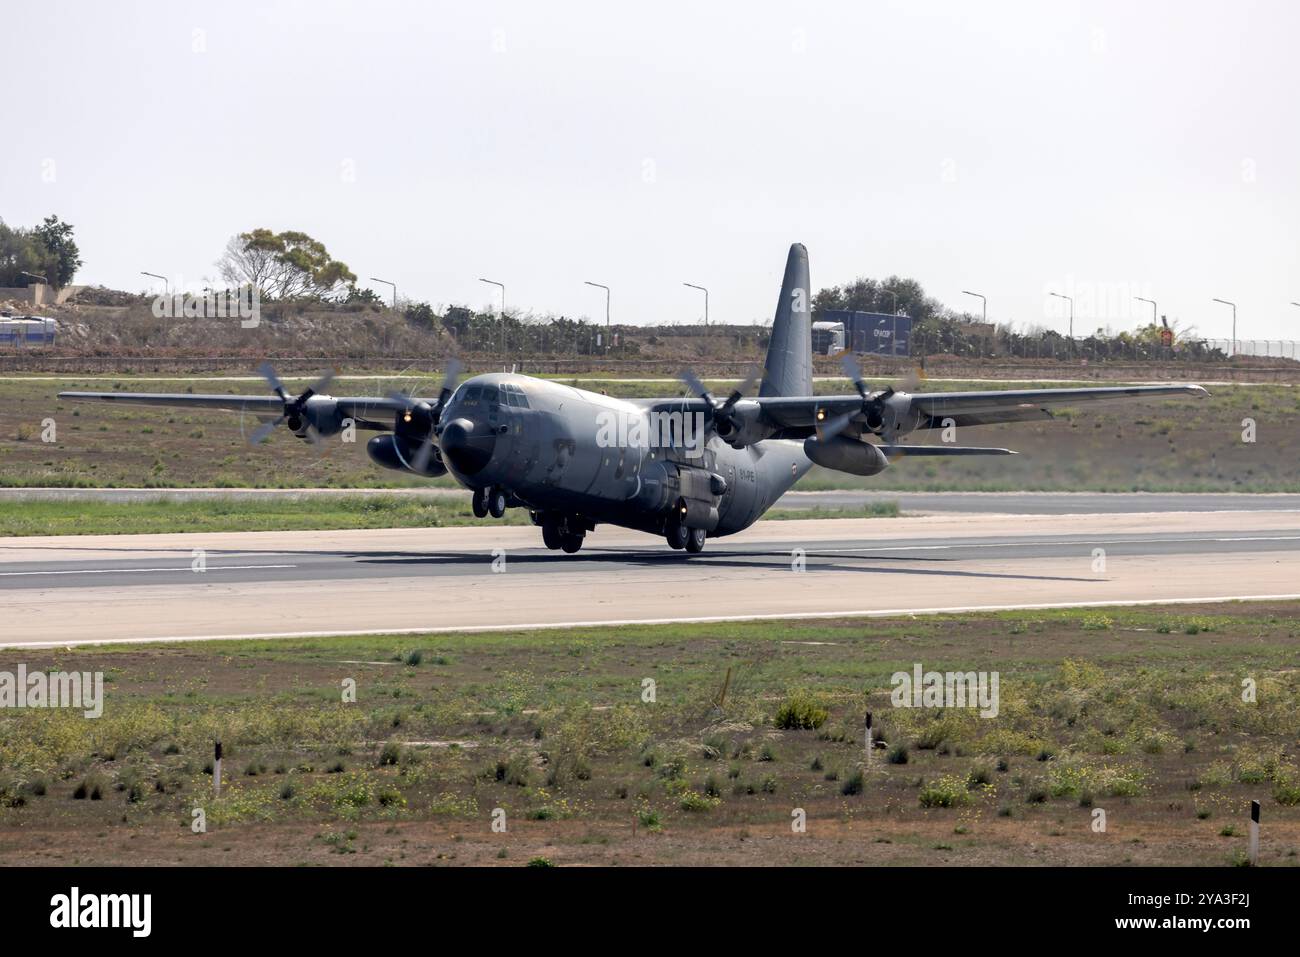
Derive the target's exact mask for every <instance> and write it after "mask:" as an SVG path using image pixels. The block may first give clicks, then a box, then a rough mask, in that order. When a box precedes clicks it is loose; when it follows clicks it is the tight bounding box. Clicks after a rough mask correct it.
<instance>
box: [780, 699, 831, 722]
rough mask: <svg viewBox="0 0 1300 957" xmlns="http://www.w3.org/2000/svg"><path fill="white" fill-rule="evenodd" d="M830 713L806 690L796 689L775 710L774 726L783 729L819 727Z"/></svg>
mask: <svg viewBox="0 0 1300 957" xmlns="http://www.w3.org/2000/svg"><path fill="white" fill-rule="evenodd" d="M830 716H831V713H830V712H829V711H828V710H827V709H826V708H825V707H823V706H822V704H821V703H820V702H819V701H818V700H817V699H816V698H814V697H813V696H812V695H810V694H809V693H808V692H806V691H796V692H794V693H793V694H791V695H790V696H789V697H787V698H786V699H785V701H784V702H782V704H781V707H779V708H777V710H776V726H777V727H778V728H781V729H782V730H784V731H805V730H811V729H814V728H820V727H821V726H822V725H823V724H825V723H826V719H827V718H829V717H830Z"/></svg>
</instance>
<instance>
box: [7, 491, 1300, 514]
mask: <svg viewBox="0 0 1300 957" xmlns="http://www.w3.org/2000/svg"><path fill="white" fill-rule="evenodd" d="M367 495H381V496H382V495H399V496H416V497H425V498H448V497H453V498H455V497H460V498H464V499H466V500H468V499H469V492H467V491H465V490H464V489H456V488H395V489H346V488H306V489H259V488H248V489H229V488H186V489H149V488H104V489H85V488H6V489H0V502H8V501H29V500H47V501H63V502H77V501H100V502H141V501H153V500H157V499H168V500H172V501H185V500H190V501H193V500H202V499H227V498H234V499H240V498H252V499H268V498H290V499H298V498H310V497H313V496H344V497H356V496H367ZM877 502H894V503H896V504H897V505H898V507H899V508H900V509H902V510H903V511H904V512H908V513H915V514H922V515H928V514H937V513H942V512H986V513H995V514H1015V515H1039V514H1042V515H1079V514H1108V513H1116V512H1210V511H1266V512H1267V511H1300V494H1287V493H1279V494H1275V495H1244V494H1236V493H1227V492H1209V493H1184V492H1119V493H1113V492H906V491H902V492H900V491H890V490H889V489H881V490H876V489H872V490H866V489H844V490H834V491H818V492H804V491H793V492H787V493H786V494H785V495H783V496H782V497H781V498H780V500H779V501H778V502H777V504H776V508H780V509H811V508H823V509H844V508H862V507H864V506H866V505H870V504H873V503H877Z"/></svg>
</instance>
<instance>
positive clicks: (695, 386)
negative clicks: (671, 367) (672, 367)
mask: <svg viewBox="0 0 1300 957" xmlns="http://www.w3.org/2000/svg"><path fill="white" fill-rule="evenodd" d="M677 378H679V379H681V380H682V382H684V383H686V387H687V388H689V389H690V390H691V391H692V392H694V393H695V394H696V395H698V396H699V397H700V398H701V399H703V400H704V401H705V402H707V403H709V405H711V406H714V407H715V408H716V407H717V404H718V402H717V400H716V399H714V398H713V393H712V392H710V391H709V390H708V388H707V387H706V386H705V385H704V383H703V382H701V381H700V377H699V376H697V375H696V374H695V373H694V372H692V371H691V370H690V369H683V370H682V371H681V372H679V373H677Z"/></svg>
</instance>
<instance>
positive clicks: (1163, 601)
mask: <svg viewBox="0 0 1300 957" xmlns="http://www.w3.org/2000/svg"><path fill="white" fill-rule="evenodd" d="M1244 601H1300V594H1288V595H1217V596H1212V597H1208V598H1141V599H1132V600H1124V601H1063V602H1047V603H1040V604H1030V605H963V606H954V607H949V608H885V609H880V610H878V611H808V612H795V613H793V614H776V615H710V616H707V617H698V618H628V619H621V620H606V621H558V622H535V623H530V624H517V625H512V624H498V625H462V626H446V627H435V628H366V629H363V630H360V631H282V632H250V633H247V634H234V635H169V636H166V637H162V638H92V639H89V640H85V641H77V640H72V641H66V640H65V641H33V642H25V641H6V642H0V649H8V648H65V647H66V648H72V647H73V646H76V645H150V644H176V643H179V642H199V641H240V640H243V641H253V640H259V641H260V640H269V639H273V638H362V637H365V636H367V635H441V634H457V633H460V634H471V633H473V634H478V633H483V632H494V631H554V630H556V629H560V628H625V627H628V626H630V625H708V624H717V623H720V622H729V621H810V620H816V619H828V618H898V617H901V616H903V615H962V614H972V613H977V612H995V611H1050V610H1053V609H1062V608H1136V607H1140V606H1142V605H1213V604H1219V603H1222V602H1244Z"/></svg>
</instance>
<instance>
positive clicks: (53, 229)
mask: <svg viewBox="0 0 1300 957" xmlns="http://www.w3.org/2000/svg"><path fill="white" fill-rule="evenodd" d="M32 234H33V235H34V236H35V237H36V238H37V239H38V240H39V241H40V242H41V243H42V244H43V245H44V246H45V248H46V250H48V251H49V256H50V257H52V261H50V260H49V259H47V262H49V265H47V266H46V270H47V271H46V273H45V275H46V276H47V277H48V278H49V280H50V283H51V284H52V285H54V286H56V287H58V288H60V289H61V288H63V287H64V286H67V285H69V284H70V283H71V282H72V277H73V276H75V275H76V274H77V270H78V269H80V268H81V251H80V250H79V249H77V243H76V241H75V240H74V239H73V238H72V227H71V226H70V225H68V224H67V223H64V222H60V221H59V217H57V216H46V217H45V221H44V222H43V223H41V225H39V226H37V227H36V228H35V229H34V230H32Z"/></svg>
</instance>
